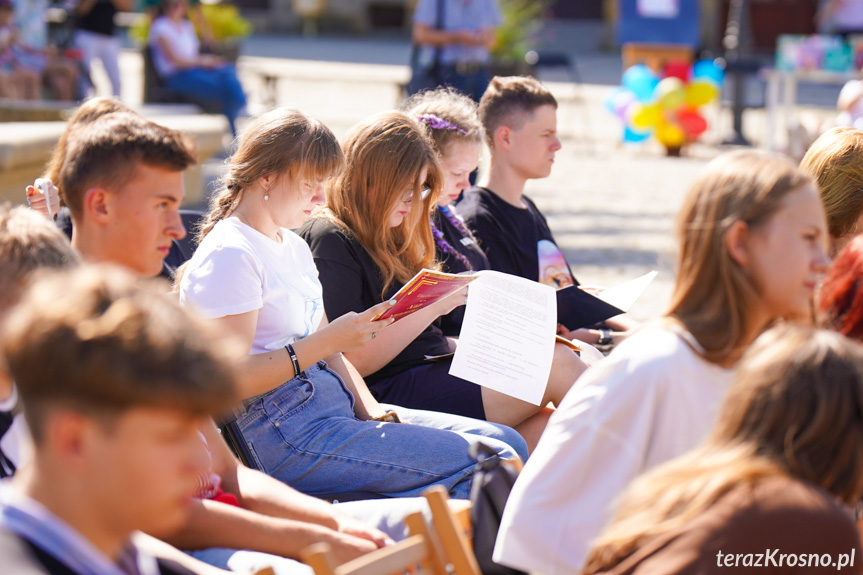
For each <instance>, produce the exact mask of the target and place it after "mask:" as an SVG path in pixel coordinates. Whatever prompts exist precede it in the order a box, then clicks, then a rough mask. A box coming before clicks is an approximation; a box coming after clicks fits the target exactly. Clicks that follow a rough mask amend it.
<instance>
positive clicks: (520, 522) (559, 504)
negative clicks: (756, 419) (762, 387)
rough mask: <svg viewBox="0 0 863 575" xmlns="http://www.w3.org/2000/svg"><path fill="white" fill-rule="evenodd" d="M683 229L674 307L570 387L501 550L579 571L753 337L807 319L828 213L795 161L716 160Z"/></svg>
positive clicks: (693, 435) (524, 483)
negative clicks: (623, 496) (625, 495)
mask: <svg viewBox="0 0 863 575" xmlns="http://www.w3.org/2000/svg"><path fill="white" fill-rule="evenodd" d="M677 233H678V238H679V241H680V247H681V250H680V259H679V263H678V272H677V279H676V282H675V289H674V293H673V296H672V302H671V307H670V309H669V311H668V313H667V314H666V316H665V317H664V318H663V319H662V320H661V321H659V322H657V323H656V324H655V325H653V326H648V327H644V328H642V329H641V330H639V331H638V332H636V333H635V334H634V335H633V336H632V337H630V338H629V339H627V340H626V341H624V342H623V343H622V344H621V345H620V346H619V348H617V349H616V350H615V351H614V352H613V353H612V354H611V355H610V356H609V357H608V358H606V359H605V360H603V361H601V362H600V363H598V364H597V365H596V366H594V367H592V368H591V369H589V370H588V371H587V372H586V373H585V374H584V375H583V376H582V377H581V379H580V380H579V382H578V384H577V385H576V386H575V387H573V388H572V390H571V391H570V392H569V393H568V394H567V396H566V398H564V401H563V402H562V404H561V405H560V407H559V408H558V410H557V411H556V412H555V414H554V415H553V416H552V418H551V421H550V422H549V426H548V427H547V428H546V430H545V433H544V434H543V436H542V439H541V440H540V443H539V446H538V447H537V449H536V451H535V452H533V454H532V455H531V460H530V461H529V462H528V464H527V465H526V466H525V468H524V471H523V472H522V474H521V477H519V480H518V482H517V483H516V485H515V487H514V489H513V491H512V494H511V495H510V498H509V501H508V503H507V508H506V511H505V513H504V516H503V521H502V524H501V531H500V535H499V536H498V539H497V545H496V548H495V555H494V557H495V560H496V561H498V562H501V563H503V564H506V565H510V566H513V567H516V568H519V569H522V570H525V571H532V572H534V571H535V572H541V573H544V574H545V575H556V574H560V573H575V572H577V571H578V570H579V569H580V568H581V566H582V562H583V561H584V559H585V554H586V552H587V549H588V545H589V544H590V542H591V540H592V539H593V538H594V537H596V536H597V535H598V534H599V532H600V531H601V530H602V528H603V526H604V525H605V523H606V522H607V520H608V519H609V515H608V508H609V503H611V502H612V501H613V500H614V499H615V498H616V497H617V496H618V495H619V494H620V493H621V492H622V491H623V489H624V488H625V487H626V485H627V484H628V483H629V481H630V480H631V479H632V478H634V477H635V476H636V475H638V474H639V473H641V472H643V471H645V470H647V469H649V468H651V467H653V466H655V465H657V464H659V463H662V462H664V461H667V460H669V459H672V458H674V457H676V456H678V455H680V454H681V453H683V452H685V451H688V450H689V449H690V448H692V447H694V446H695V445H697V444H698V443H700V442H701V440H703V439H704V438H705V437H706V435H707V433H708V432H709V430H710V429H711V427H712V425H713V422H714V420H715V417H716V414H717V411H718V408H719V405H720V403H721V401H722V399H723V397H724V395H725V392H726V390H727V388H728V385H729V383H730V381H731V377H732V373H733V368H734V366H735V364H736V362H737V360H738V359H739V358H740V356H741V354H742V353H743V351H744V350H745V349H746V347H747V346H748V345H749V344H750V343H751V342H752V341H753V340H754V339H755V338H756V336H757V335H758V334H759V333H761V332H762V331H763V330H764V329H765V328H766V327H767V326H769V325H770V324H772V323H773V322H775V321H776V320H779V319H783V318H787V319H793V318H805V319H806V320H807V321H811V316H812V304H813V294H814V291H815V287H816V285H817V282H818V280H819V277H820V276H821V274H823V273H824V271H826V268H827V264H828V261H829V260H828V258H827V256H826V253H825V249H826V240H827V224H826V222H825V218H824V211H823V209H822V207H821V202H820V200H819V197H818V193H817V192H816V191H815V185H814V183H813V182H812V180H811V179H810V178H808V177H807V176H806V175H805V174H803V173H802V172H800V171H798V170H797V169H796V168H795V167H794V166H793V165H792V164H791V163H790V162H789V161H787V160H786V159H784V158H780V157H778V156H774V155H770V154H766V153H759V152H752V151H740V152H732V153H730V154H726V155H724V156H721V157H720V158H717V159H716V160H714V161H713V162H711V163H710V164H709V165H708V167H707V168H706V169H705V171H704V173H703V174H702V175H701V177H700V178H699V179H698V180H697V181H696V182H695V184H694V185H693V187H692V189H691V190H690V193H689V195H688V196H687V198H686V200H685V202H684V205H683V207H682V209H681V212H680V214H679V216H678V226H677Z"/></svg>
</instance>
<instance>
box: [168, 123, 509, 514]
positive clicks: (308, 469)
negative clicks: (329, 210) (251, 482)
mask: <svg viewBox="0 0 863 575" xmlns="http://www.w3.org/2000/svg"><path fill="white" fill-rule="evenodd" d="M343 165H344V156H343V154H342V151H341V149H340V148H339V145H338V142H337V141H336V139H335V137H334V136H333V134H332V132H330V130H329V129H328V128H327V127H326V126H324V125H323V124H321V123H320V122H318V121H316V120H313V119H311V118H309V117H307V116H305V115H304V114H302V113H300V112H297V111H291V110H274V111H272V112H269V113H267V114H264V115H263V116H260V117H259V118H257V119H255V120H254V121H253V122H251V124H250V125H249V127H248V128H247V129H246V131H245V132H244V133H243V135H242V136H241V138H240V141H239V147H238V149H237V152H236V153H235V154H234V156H233V157H232V158H231V161H230V166H229V169H228V174H227V176H226V179H225V182H224V188H223V189H222V190H221V192H219V193H218V194H216V195H215V196H214V197H213V199H212V201H211V206H210V213H209V215H208V217H207V220H206V222H205V223H204V225H203V226H202V228H201V230H200V233H199V235H200V245H199V246H198V249H197V250H196V252H195V255H194V256H193V257H192V259H191V260H190V262H189V265H188V267H187V268H186V270H185V274H184V275H183V278H182V280H181V282H180V302H181V303H182V304H185V305H189V306H191V307H194V308H195V309H197V310H198V311H199V312H201V313H203V314H204V315H206V316H207V317H210V318H212V320H213V321H215V322H217V323H218V324H219V325H220V326H221V327H223V328H224V329H225V330H227V331H229V332H233V333H235V334H237V336H238V337H239V338H240V340H241V341H242V342H243V343H244V345H245V346H246V349H247V350H248V353H249V355H248V357H247V358H246V360H245V361H243V362H242V364H241V365H239V366H238V370H237V371H238V378H239V379H238V383H239V388H240V391H241V395H242V396H243V398H244V401H243V410H242V411H243V413H242V414H241V415H240V416H239V417H238V420H237V422H238V424H239V427H240V430H241V432H242V435H243V438H244V440H245V442H246V443H247V445H248V447H249V451H250V452H251V453H252V456H253V457H254V459H255V463H256V464H257V465H258V467H259V468H260V469H261V470H262V471H264V472H265V473H267V474H269V475H271V476H273V477H275V478H277V479H279V480H281V481H284V482H285V483H288V484H289V485H291V486H292V487H294V488H295V489H298V490H300V491H303V492H305V493H309V494H314V495H321V494H326V495H339V494H346V493H351V494H352V495H356V494H362V495H366V494H368V495H372V494H382V495H388V496H412V495H419V494H420V492H421V491H422V490H423V489H425V488H426V487H428V486H430V485H443V486H444V487H445V488H446V489H447V490H448V491H449V492H450V493H451V494H452V495H453V496H454V497H460V498H466V497H467V496H468V493H469V489H470V480H471V475H472V472H473V465H472V462H471V460H470V458H469V457H468V454H467V451H468V446H469V445H470V444H471V443H472V442H475V441H478V440H479V438H480V437H481V435H492V436H494V435H498V436H502V435H504V434H506V433H507V431H508V433H509V434H510V435H513V436H514V435H515V433H514V432H513V431H511V430H507V431H502V430H499V429H497V428H492V427H491V426H490V425H488V424H486V423H484V422H475V423H474V422H468V423H465V422H462V421H455V422H454V423H452V424H451V425H450V423H451V422H452V418H449V419H447V420H446V422H444V423H441V424H440V425H439V427H445V426H449V427H452V428H454V429H459V430H462V429H465V428H468V427H472V428H475V429H480V428H481V431H484V432H485V433H481V432H478V433H480V434H474V433H466V432H462V433H457V432H453V431H447V430H443V429H433V428H430V427H425V426H423V425H418V424H419V423H427V422H431V423H434V422H438V421H440V419H441V418H440V417H439V416H437V415H435V414H424V413H421V412H419V411H416V412H405V411H403V412H402V416H403V417H405V418H406V419H410V420H411V422H412V423H414V424H415V425H402V424H399V423H398V420H397V419H396V418H394V417H393V416H392V414H390V413H388V412H387V408H386V407H384V406H382V405H380V404H378V403H377V401H375V400H374V398H373V397H372V396H371V395H370V394H369V392H368V389H367V388H366V385H365V382H364V381H363V379H362V378H361V377H360V376H359V375H358V374H357V372H356V370H355V369H354V368H353V367H352V366H351V364H350V362H348V361H347V360H345V359H344V357H343V356H342V354H341V352H342V351H350V350H353V349H356V348H359V347H361V346H363V345H365V344H367V343H368V342H369V341H371V340H372V339H373V338H374V337H375V334H376V333H382V332H385V331H386V330H385V328H386V326H387V325H388V324H389V321H388V320H384V321H380V322H372V321H371V318H372V317H374V316H375V315H377V314H378V313H380V312H382V311H383V310H385V309H386V308H387V307H388V306H389V305H390V302H389V301H386V302H383V303H381V304H380V305H377V306H373V307H372V308H371V309H368V310H363V311H362V313H347V314H344V315H342V316H341V317H338V318H337V319H335V320H334V321H333V322H332V323H329V322H328V321H327V314H326V313H325V312H324V306H323V300H322V291H321V283H320V281H319V279H318V270H317V269H316V267H315V263H314V261H313V259H312V254H311V253H310V251H309V247H308V246H307V245H306V243H305V242H303V240H302V239H300V238H299V237H298V236H297V235H296V234H295V233H294V232H292V231H290V230H291V229H292V228H297V227H299V226H301V225H302V224H303V222H304V221H305V220H306V218H308V216H309V214H311V212H312V210H313V209H315V207H316V206H318V205H320V204H322V203H323V201H324V185H325V184H326V182H327V181H328V180H329V179H330V178H331V177H333V176H334V175H337V174H338V173H339V172H340V171H341V170H342V167H343ZM482 439H483V441H485V442H487V443H489V444H490V445H492V446H493V447H494V448H495V450H496V451H497V452H498V453H499V454H500V456H501V457H505V458H510V457H515V456H516V452H515V451H514V450H513V449H512V448H511V447H510V446H509V445H508V444H506V443H504V442H503V441H501V440H498V439H495V438H494V437H483V438H482Z"/></svg>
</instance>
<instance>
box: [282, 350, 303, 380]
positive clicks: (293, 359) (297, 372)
mask: <svg viewBox="0 0 863 575" xmlns="http://www.w3.org/2000/svg"><path fill="white" fill-rule="evenodd" d="M285 349H286V350H288V355H290V356H291V363H292V364H294V377H297V376H298V375H300V360H298V359H297V352H295V351H294V346H292V345H291V344H288V345H286V346H285Z"/></svg>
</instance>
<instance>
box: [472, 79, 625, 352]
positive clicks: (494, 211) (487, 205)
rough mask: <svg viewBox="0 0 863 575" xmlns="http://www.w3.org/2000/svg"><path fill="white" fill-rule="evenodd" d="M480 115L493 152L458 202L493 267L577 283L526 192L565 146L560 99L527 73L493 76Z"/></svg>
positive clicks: (600, 338) (602, 334)
mask: <svg viewBox="0 0 863 575" xmlns="http://www.w3.org/2000/svg"><path fill="white" fill-rule="evenodd" d="M479 116H480V121H481V122H482V126H483V133H484V134H485V138H486V143H487V144H488V147H489V150H490V152H491V158H490V163H489V173H488V176H487V178H486V181H485V183H484V185H482V186H477V187H474V188H472V189H470V190H468V191H466V192H465V193H464V196H463V197H462V199H461V200H460V201H459V202H458V204H457V205H456V211H457V212H458V214H459V215H460V216H462V217H463V218H464V219H465V221H466V223H467V225H468V227H470V229H471V230H472V231H473V232H474V234H475V235H476V237H477V238H478V239H479V243H480V246H481V247H482V249H483V250H484V251H485V253H486V255H487V256H488V260H489V263H490V264H491V269H493V270H497V271H501V272H505V273H509V274H513V275H517V276H521V277H524V278H527V279H530V280H534V281H538V282H541V283H544V284H548V285H550V286H552V287H554V288H555V289H560V288H563V287H567V286H570V285H579V282H578V280H577V279H576V278H575V276H574V275H573V274H572V270H571V269H570V267H569V264H568V263H567V261H566V258H565V257H564V255H563V253H562V252H561V251H560V248H558V246H557V244H556V243H555V241H554V236H553V235H552V233H551V230H550V229H549V227H548V223H547V222H546V219H545V216H543V215H542V213H541V212H540V211H539V209H538V208H537V207H536V204H534V203H533V201H532V200H531V199H530V198H529V197H527V196H525V195H524V186H525V183H526V182H527V180H533V179H539V178H546V177H548V176H549V174H550V173H551V167H552V165H553V163H554V157H555V154H556V153H557V151H558V150H560V148H561V143H560V139H559V138H558V137H557V100H556V99H555V98H554V96H553V95H552V93H551V92H549V91H548V89H546V88H545V87H544V86H543V85H542V84H540V83H539V82H538V81H537V80H535V79H533V78H529V77H520V76H518V77H495V78H494V79H492V81H491V84H489V87H488V89H487V90H486V91H485V94H483V97H482V100H481V101H480V105H479ZM629 327H630V325H629V322H627V321H625V320H620V319H619V318H618V319H615V320H610V321H608V322H606V323H605V324H603V325H602V326H600V327H599V328H598V329H590V330H586V329H580V330H576V331H572V332H570V331H569V330H568V329H566V327H565V326H560V327H559V332H560V333H561V334H562V335H565V336H569V337H573V338H577V339H579V340H581V341H585V342H587V343H591V344H599V345H610V344H613V343H615V342H616V341H617V340H619V339H620V338H621V337H623V336H624V332H625V330H626V329H628V328H629Z"/></svg>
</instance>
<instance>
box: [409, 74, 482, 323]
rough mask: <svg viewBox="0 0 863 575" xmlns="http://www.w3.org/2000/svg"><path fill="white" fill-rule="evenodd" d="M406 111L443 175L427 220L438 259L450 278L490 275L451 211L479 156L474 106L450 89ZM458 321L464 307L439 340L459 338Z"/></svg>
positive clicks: (427, 95) (446, 319) (421, 97)
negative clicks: (423, 132) (424, 132)
mask: <svg viewBox="0 0 863 575" xmlns="http://www.w3.org/2000/svg"><path fill="white" fill-rule="evenodd" d="M408 105H409V106H410V107H409V109H408V112H407V113H408V115H410V116H413V117H415V118H416V119H417V120H419V121H420V122H421V123H422V124H424V125H425V126H426V128H428V131H429V135H430V136H431V138H432V140H433V141H434V143H435V146H436V148H437V151H438V154H439V155H440V159H441V166H442V167H443V170H444V189H443V193H441V195H440V199H439V200H438V204H437V206H436V207H435V210H434V211H433V212H432V214H431V227H432V235H433V236H434V239H435V244H436V247H437V259H438V260H439V261H440V262H441V265H442V266H443V270H444V271H446V272H449V273H461V272H466V271H479V270H483V269H489V263H488V258H487V257H486V256H485V253H484V252H483V251H482V248H481V246H480V245H479V243H478V242H477V239H476V237H475V236H474V235H473V233H472V232H471V231H470V229H469V228H468V227H467V225H466V224H465V223H464V221H463V220H462V219H461V217H459V215H458V214H456V213H455V211H454V210H453V209H452V208H451V206H450V204H452V203H453V202H454V201H456V200H457V199H458V197H459V196H460V195H461V193H462V191H463V190H465V189H467V188H469V187H470V180H469V177H470V174H471V173H472V172H473V171H474V170H476V168H477V165H478V164H479V157H480V153H482V131H481V126H480V123H479V119H478V118H477V114H476V103H475V102H474V101H473V100H471V99H470V98H468V97H467V96H463V95H462V94H459V93H458V92H456V91H454V90H452V89H447V88H439V89H437V90H434V91H431V92H422V93H420V94H417V95H416V96H414V97H413V98H411V99H410V100H409V101H408ZM463 319H464V307H460V308H457V309H456V310H454V311H453V312H451V313H450V314H448V315H446V316H443V317H441V319H440V326H441V329H442V330H443V332H444V334H446V335H448V336H458V334H459V331H461V324H462V320H463Z"/></svg>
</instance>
